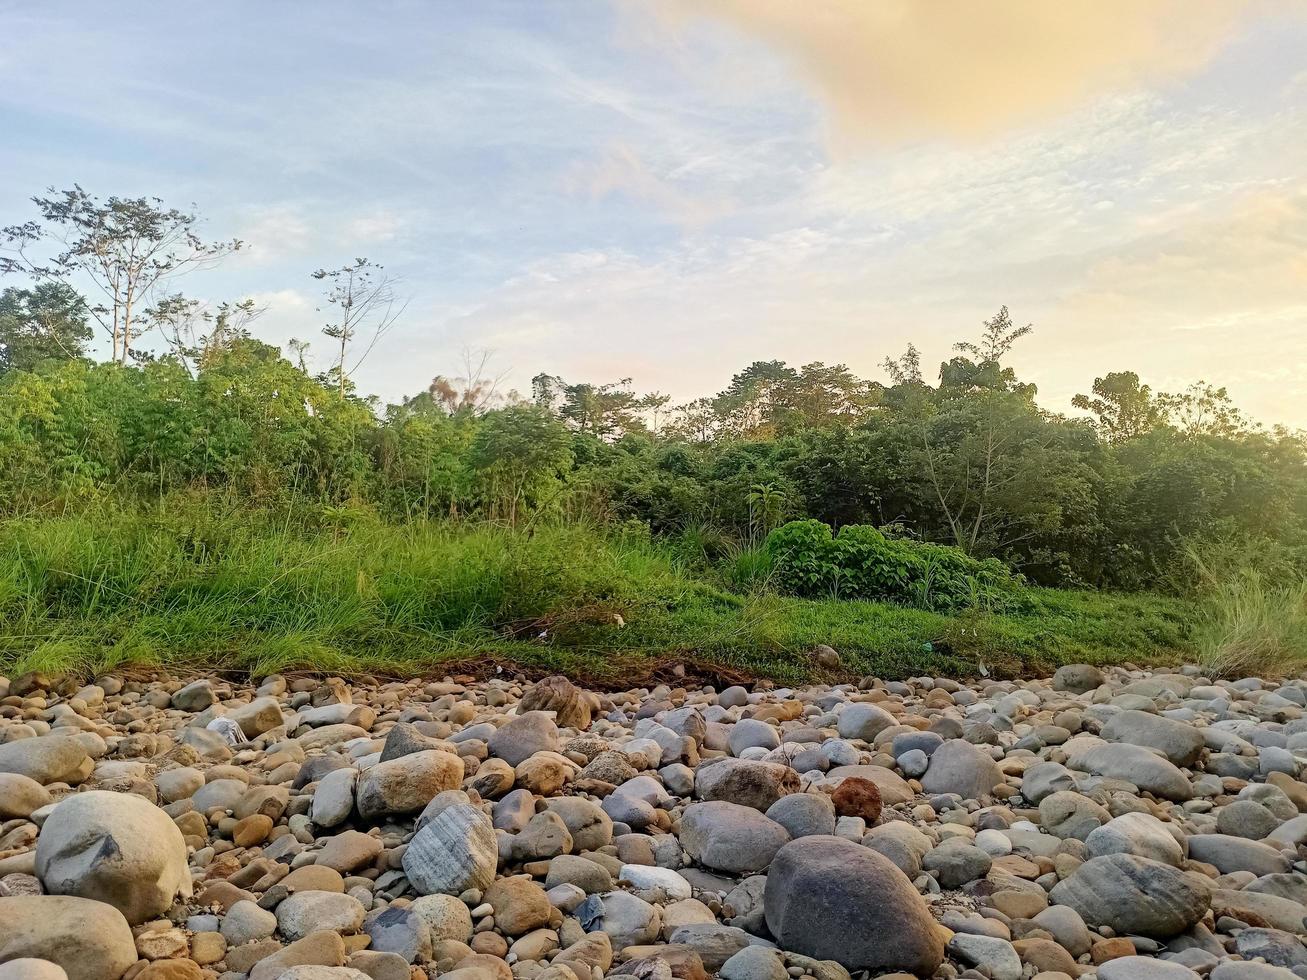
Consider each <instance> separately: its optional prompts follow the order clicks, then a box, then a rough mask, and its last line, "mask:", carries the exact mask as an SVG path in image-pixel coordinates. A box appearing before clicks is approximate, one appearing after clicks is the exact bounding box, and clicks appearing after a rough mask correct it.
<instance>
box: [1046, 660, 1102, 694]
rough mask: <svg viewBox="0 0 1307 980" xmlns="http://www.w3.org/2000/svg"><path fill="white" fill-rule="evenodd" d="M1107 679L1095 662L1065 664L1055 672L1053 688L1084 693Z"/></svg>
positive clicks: (1073, 692)
mask: <svg viewBox="0 0 1307 980" xmlns="http://www.w3.org/2000/svg"><path fill="white" fill-rule="evenodd" d="M1105 680H1106V678H1105V677H1104V676H1103V672H1102V671H1101V670H1099V669H1098V668H1097V667H1095V666H1094V665H1093V664H1063V665H1062V666H1061V667H1059V668H1058V669H1057V671H1056V672H1055V673H1054V674H1053V690H1055V691H1070V692H1071V693H1072V694H1084V693H1086V692H1088V691H1092V690H1093V689H1094V688H1096V687H1099V686H1100V685H1102V684H1103V683H1104V681H1105Z"/></svg>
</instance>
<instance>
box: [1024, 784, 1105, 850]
mask: <svg viewBox="0 0 1307 980" xmlns="http://www.w3.org/2000/svg"><path fill="white" fill-rule="evenodd" d="M1111 819H1112V815H1111V814H1110V813H1108V812H1107V810H1105V809H1103V807H1101V806H1099V805H1098V804H1097V803H1095V802H1094V801H1093V800H1091V799H1089V797H1087V796H1081V795H1080V794H1079V793H1070V792H1060V793H1051V794H1050V795H1048V796H1046V797H1044V798H1043V799H1042V800H1040V802H1039V823H1040V826H1041V827H1043V828H1044V830H1045V831H1047V832H1048V833H1050V834H1052V835H1053V836H1054V837H1059V838H1061V839H1063V840H1066V839H1068V838H1074V839H1076V840H1085V839H1086V838H1087V837H1089V835H1090V834H1091V833H1093V832H1094V831H1095V830H1097V829H1098V828H1099V827H1101V826H1102V825H1103V824H1105V823H1107V822H1108V821H1109V820H1111Z"/></svg>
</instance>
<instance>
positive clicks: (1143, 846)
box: [1084, 813, 1184, 868]
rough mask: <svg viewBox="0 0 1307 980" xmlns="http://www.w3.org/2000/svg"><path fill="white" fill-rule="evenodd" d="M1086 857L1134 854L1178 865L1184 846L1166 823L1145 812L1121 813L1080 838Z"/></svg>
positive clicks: (1182, 855)
mask: <svg viewBox="0 0 1307 980" xmlns="http://www.w3.org/2000/svg"><path fill="white" fill-rule="evenodd" d="M1084 841H1085V848H1086V850H1087V851H1088V852H1089V856H1090V857H1102V856H1104V855H1105V854H1135V855H1138V856H1139V857H1143V858H1148V859H1150V860H1152V861H1161V862H1162V863H1163V864H1170V865H1173V866H1175V867H1177V868H1178V867H1181V866H1182V865H1183V863H1184V849H1183V848H1182V847H1181V846H1180V842H1179V841H1177V840H1176V839H1175V835H1174V834H1172V833H1171V832H1170V831H1169V830H1167V829H1166V825H1165V824H1163V823H1162V821H1160V820H1158V819H1157V818H1156V817H1154V816H1151V815H1150V814H1147V813H1123V814H1121V816H1119V817H1113V818H1112V819H1111V820H1109V821H1108V822H1107V823H1105V824H1103V826H1101V827H1099V828H1097V829H1096V830H1093V831H1090V833H1089V836H1088V837H1086V838H1084Z"/></svg>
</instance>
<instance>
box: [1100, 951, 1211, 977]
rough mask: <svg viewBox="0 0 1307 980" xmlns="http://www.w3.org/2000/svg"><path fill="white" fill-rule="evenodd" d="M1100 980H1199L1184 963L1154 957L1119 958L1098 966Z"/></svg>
mask: <svg viewBox="0 0 1307 980" xmlns="http://www.w3.org/2000/svg"><path fill="white" fill-rule="evenodd" d="M1097 969H1098V980H1199V977H1198V974H1197V973H1195V972H1194V971H1193V970H1191V969H1189V968H1188V967H1187V966H1185V965H1184V964H1183V963H1171V962H1168V961H1167V960H1159V959H1157V958H1156V957H1154V956H1118V957H1117V958H1116V959H1114V960H1108V961H1107V962H1106V963H1100V964H1099V965H1098V968H1097Z"/></svg>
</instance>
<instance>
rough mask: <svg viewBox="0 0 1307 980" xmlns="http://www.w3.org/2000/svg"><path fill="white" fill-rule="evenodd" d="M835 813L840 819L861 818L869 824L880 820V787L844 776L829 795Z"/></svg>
mask: <svg viewBox="0 0 1307 980" xmlns="http://www.w3.org/2000/svg"><path fill="white" fill-rule="evenodd" d="M831 800H832V802H834V804H835V812H836V813H837V814H838V815H839V816H841V817H862V819H863V820H865V821H867V823H869V824H873V823H875V822H876V821H877V820H879V819H880V812H881V808H882V804H881V798H880V787H878V786H877V785H876V784H875V783H873V782H872V781H871V780H870V779H863V778H862V777H861V776H845V777H844V779H843V780H841V781H840V784H839V786H837V787H835V792H833V793H832V794H831Z"/></svg>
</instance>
